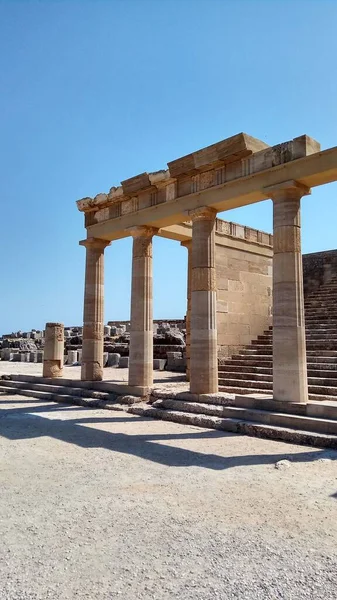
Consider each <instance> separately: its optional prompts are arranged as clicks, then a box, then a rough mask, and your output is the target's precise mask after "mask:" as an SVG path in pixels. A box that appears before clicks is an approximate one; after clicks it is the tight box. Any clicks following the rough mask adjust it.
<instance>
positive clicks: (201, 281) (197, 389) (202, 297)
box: [190, 207, 218, 394]
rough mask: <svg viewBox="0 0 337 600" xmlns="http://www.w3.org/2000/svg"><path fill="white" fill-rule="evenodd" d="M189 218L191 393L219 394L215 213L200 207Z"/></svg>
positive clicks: (212, 210)
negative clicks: (190, 222)
mask: <svg viewBox="0 0 337 600" xmlns="http://www.w3.org/2000/svg"><path fill="white" fill-rule="evenodd" d="M190 215H191V218H192V222H193V225H192V279H191V363H190V365H191V366H190V382H191V383H190V389H191V392H192V393H194V394H211V393H215V392H217V391H218V356H217V326H216V277H215V218H216V211H215V210H214V209H213V208H207V207H203V208H200V209H197V210H195V211H192V212H191V213H190Z"/></svg>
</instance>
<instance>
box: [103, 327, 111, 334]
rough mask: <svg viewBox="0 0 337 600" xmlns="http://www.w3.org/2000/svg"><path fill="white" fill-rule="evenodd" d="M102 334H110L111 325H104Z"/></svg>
mask: <svg viewBox="0 0 337 600" xmlns="http://www.w3.org/2000/svg"><path fill="white" fill-rule="evenodd" d="M104 335H107V336H110V335H111V327H110V326H109V325H104Z"/></svg>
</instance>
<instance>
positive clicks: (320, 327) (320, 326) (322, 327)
mask: <svg viewBox="0 0 337 600" xmlns="http://www.w3.org/2000/svg"><path fill="white" fill-rule="evenodd" d="M305 330H306V331H307V332H308V333H310V332H311V331H312V332H315V331H317V332H319V331H322V333H329V332H331V331H332V332H334V331H337V323H336V324H335V325H334V324H333V323H332V324H331V325H329V323H316V324H315V323H309V324H308V323H306V324H305ZM269 333H272V332H269Z"/></svg>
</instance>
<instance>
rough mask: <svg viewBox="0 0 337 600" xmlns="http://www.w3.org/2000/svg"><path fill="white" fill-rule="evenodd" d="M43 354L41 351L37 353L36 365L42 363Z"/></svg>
mask: <svg viewBox="0 0 337 600" xmlns="http://www.w3.org/2000/svg"><path fill="white" fill-rule="evenodd" d="M43 354H44V353H43V352H42V351H39V352H37V357H36V362H38V363H42V362H43Z"/></svg>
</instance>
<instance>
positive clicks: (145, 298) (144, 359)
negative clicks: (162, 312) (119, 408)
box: [129, 226, 158, 388]
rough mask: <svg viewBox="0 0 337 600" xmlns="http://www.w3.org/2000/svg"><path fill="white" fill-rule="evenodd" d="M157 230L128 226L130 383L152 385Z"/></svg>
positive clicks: (136, 385)
mask: <svg viewBox="0 0 337 600" xmlns="http://www.w3.org/2000/svg"><path fill="white" fill-rule="evenodd" d="M156 231H158V230H157V229H154V228H152V227H147V226H141V227H135V228H134V229H132V230H131V235H132V237H133V250H132V284H131V323H130V358H129V385H131V386H135V387H141V388H149V387H151V386H152V385H153V309H152V237H153V235H154V234H155V233H156Z"/></svg>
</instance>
